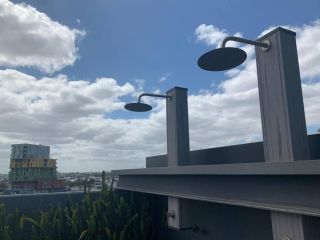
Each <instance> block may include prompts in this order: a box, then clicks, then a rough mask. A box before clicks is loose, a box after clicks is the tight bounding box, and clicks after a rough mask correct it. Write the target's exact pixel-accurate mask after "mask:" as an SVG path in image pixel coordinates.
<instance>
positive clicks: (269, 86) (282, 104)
mask: <svg viewBox="0 0 320 240" xmlns="http://www.w3.org/2000/svg"><path fill="white" fill-rule="evenodd" d="M266 39H268V40H269V41H270V42H271V48H270V50H269V51H266V52H265V51H263V50H262V49H261V48H256V55H257V71H258V85H259V98H260V109H261V119H262V130H263V143H264V154H265V160H266V161H267V162H272V161H294V160H300V159H304V160H305V159H308V158H309V147H308V139H307V130H306V123H305V114H304V107H303V98H302V90H301V80H300V73H299V65H298V55H297V48H296V40H295V33H294V32H290V31H288V30H284V29H282V28H277V29H276V30H275V31H273V33H272V34H267V37H261V38H260V39H259V40H260V41H263V40H266Z"/></svg>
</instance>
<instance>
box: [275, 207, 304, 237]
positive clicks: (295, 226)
mask: <svg viewBox="0 0 320 240" xmlns="http://www.w3.org/2000/svg"><path fill="white" fill-rule="evenodd" d="M271 220H272V229H273V239H274V240H291V239H292V240H293V239H304V234H303V225H302V224H301V223H302V222H303V219H302V215H296V214H287V213H281V212H273V213H272V214H271Z"/></svg>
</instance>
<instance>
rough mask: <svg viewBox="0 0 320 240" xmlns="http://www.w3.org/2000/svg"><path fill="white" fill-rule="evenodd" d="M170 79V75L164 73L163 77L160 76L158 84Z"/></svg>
mask: <svg viewBox="0 0 320 240" xmlns="http://www.w3.org/2000/svg"><path fill="white" fill-rule="evenodd" d="M169 77H170V73H166V74H164V75H163V76H161V77H160V78H159V80H158V82H159V83H163V82H165V81H167V79H168V78H169Z"/></svg>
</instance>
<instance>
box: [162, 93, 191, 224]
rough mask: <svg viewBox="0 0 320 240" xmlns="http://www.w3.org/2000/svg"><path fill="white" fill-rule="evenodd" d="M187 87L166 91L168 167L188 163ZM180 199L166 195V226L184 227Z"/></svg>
mask: <svg viewBox="0 0 320 240" xmlns="http://www.w3.org/2000/svg"><path fill="white" fill-rule="evenodd" d="M187 92H188V89H186V88H181V87H174V88H172V89H171V90H169V91H167V93H166V95H168V96H171V98H170V99H167V104H166V105H167V110H166V111H167V114H166V116H167V165H168V167H174V166H185V165H189V164H190V146H189V120H188V93H187ZM181 208H182V201H181V199H179V198H177V197H171V196H169V197H168V227H170V228H174V229H181V228H183V227H186V225H185V224H186V223H185V222H184V220H185V219H184V218H183V211H182V210H181Z"/></svg>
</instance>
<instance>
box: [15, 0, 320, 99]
mask: <svg viewBox="0 0 320 240" xmlns="http://www.w3.org/2000/svg"><path fill="white" fill-rule="evenodd" d="M14 2H26V3H28V4H30V5H32V6H34V7H36V8H37V9H38V10H39V11H41V12H44V13H46V14H47V15H48V16H49V17H50V18H51V19H52V20H56V21H58V22H60V23H62V24H64V25H66V26H69V27H71V28H78V29H82V30H85V31H86V32H87V35H86V37H84V38H83V39H82V40H81V41H79V43H78V48H79V52H78V54H79V55H80V56H81V58H80V59H79V60H77V61H76V62H75V64H74V65H73V66H69V67H66V68H65V69H62V70H61V73H64V74H67V75H68V76H69V77H70V78H71V79H95V78H97V77H101V76H108V77H112V78H115V79H117V80H118V82H119V83H125V82H128V81H129V82H134V81H135V80H136V79H143V80H145V81H146V83H145V88H146V90H149V91H150V90H154V89H158V88H159V89H161V90H162V91H165V90H166V89H168V88H171V87H172V86H174V85H179V86H185V87H188V88H189V91H190V93H196V92H198V91H199V90H200V89H207V88H209V87H210V84H211V81H213V80H220V79H222V78H223V77H222V74H218V73H214V74H212V73H210V72H205V71H202V70H201V69H199V68H198V67H197V65H196V61H197V59H198V57H199V56H200V55H201V54H203V53H204V52H206V51H207V50H209V49H210V47H208V46H206V45H204V44H201V43H199V42H197V41H196V37H195V34H194V30H195V29H196V27H197V26H198V25H200V24H213V25H215V26H216V27H218V28H220V29H226V30H227V31H228V32H229V33H231V34H232V33H236V32H241V33H242V34H243V36H245V37H247V38H250V39H255V38H256V37H257V36H258V35H259V34H260V33H261V32H262V31H263V30H264V29H266V28H268V27H269V26H277V25H293V26H294V25H297V26H300V25H302V24H306V23H309V22H311V21H314V20H315V19H316V18H318V17H319V9H320V2H319V1H316V0H315V1H311V0H308V1H298V0H294V1H292V0H291V1H290V0H288V1H268V3H266V4H262V3H261V2H260V1H229V0H228V1H194V0H191V1H183V0H175V1H172V0H162V1H150V0H137V1H124V0H116V1H115V0H114V1H110V0H93V1H90V2H89V1H83V0H82V1H79V0H55V1H50V0H41V1H39V0H34V1H14ZM77 20H80V24H79V23H78V22H77ZM163 76H168V80H167V81H165V82H162V83H159V82H158V81H159V79H160V78H161V77H163Z"/></svg>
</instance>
